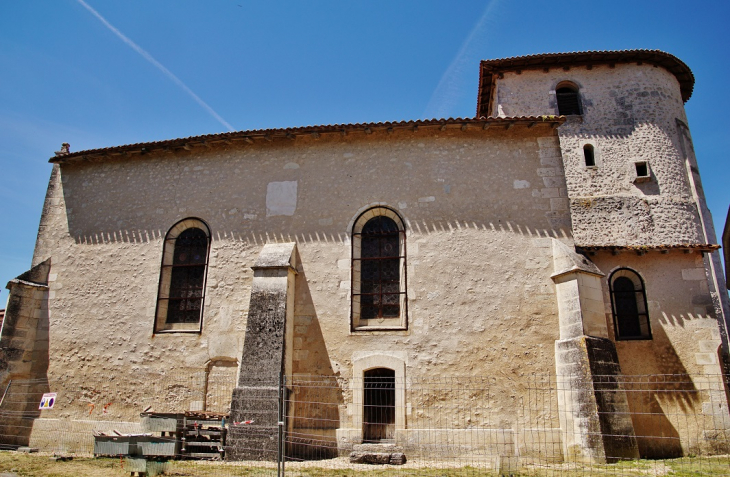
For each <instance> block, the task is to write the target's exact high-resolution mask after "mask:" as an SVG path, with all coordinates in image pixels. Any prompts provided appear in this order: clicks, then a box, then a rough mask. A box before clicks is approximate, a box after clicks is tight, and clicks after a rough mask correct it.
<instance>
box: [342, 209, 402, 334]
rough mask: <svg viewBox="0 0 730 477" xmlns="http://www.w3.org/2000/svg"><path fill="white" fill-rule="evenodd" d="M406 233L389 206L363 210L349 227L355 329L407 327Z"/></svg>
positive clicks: (352, 324)
mask: <svg viewBox="0 0 730 477" xmlns="http://www.w3.org/2000/svg"><path fill="white" fill-rule="evenodd" d="M407 306H408V300H407V295H406V235H405V227H404V225H403V219H401V217H400V216H399V215H398V214H397V213H396V212H395V211H394V210H392V209H389V208H387V207H375V208H372V209H368V210H367V211H365V212H363V213H362V214H361V215H360V216H359V217H358V218H357V219H356V220H355V223H354V226H353V229H352V320H351V328H352V329H353V330H356V329H363V328H367V329H373V328H381V329H405V328H406V327H407V321H406V319H407Z"/></svg>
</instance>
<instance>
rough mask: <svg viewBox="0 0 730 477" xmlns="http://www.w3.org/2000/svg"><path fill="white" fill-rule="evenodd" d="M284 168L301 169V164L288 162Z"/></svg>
mask: <svg viewBox="0 0 730 477" xmlns="http://www.w3.org/2000/svg"><path fill="white" fill-rule="evenodd" d="M284 169H299V164H297V163H296V162H287V163H286V165H285V166H284Z"/></svg>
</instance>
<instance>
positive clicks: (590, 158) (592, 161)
mask: <svg viewBox="0 0 730 477" xmlns="http://www.w3.org/2000/svg"><path fill="white" fill-rule="evenodd" d="M583 157H584V158H585V162H586V167H593V166H595V165H596V156H595V154H594V151H593V146H592V145H590V144H586V145H585V146H583Z"/></svg>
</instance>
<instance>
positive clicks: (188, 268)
mask: <svg viewBox="0 0 730 477" xmlns="http://www.w3.org/2000/svg"><path fill="white" fill-rule="evenodd" d="M209 250H210V230H209V229H208V226H207V225H206V224H205V223H204V222H203V221H201V220H199V219H192V218H191V219H184V220H181V221H180V222H178V223H177V224H175V225H174V226H173V227H172V228H171V229H170V231H169V232H167V235H166V236H165V243H164V250H163V252H162V268H161V270H160V288H159V291H158V295H157V313H156V315H155V332H159V331H193V332H200V330H201V328H202V316H203V303H204V302H205V278H206V272H207V269H208V251H209Z"/></svg>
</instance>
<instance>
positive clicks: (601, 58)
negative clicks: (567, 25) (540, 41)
mask: <svg viewBox="0 0 730 477" xmlns="http://www.w3.org/2000/svg"><path fill="white" fill-rule="evenodd" d="M621 63H624V64H625V63H638V64H641V63H648V64H651V65H656V66H661V67H663V68H665V69H666V70H667V71H669V72H670V73H672V74H674V76H676V77H677V81H679V88H680V91H681V93H682V99H683V100H684V101H685V102H686V101H687V100H688V99H689V98H690V96H692V89H693V88H694V83H695V78H694V75H693V74H692V70H690V69H689V66H687V65H686V64H685V63H684V62H683V61H682V60H680V59H679V58H677V57H676V56H674V55H671V54H669V53H665V52H663V51H660V50H618V51H579V52H573V53H542V54H539V55H527V56H515V57H512V58H501V59H496V60H483V61H482V62H481V64H480V66H479V92H478V97H477V117H479V116H488V115H489V112H490V111H491V110H492V105H491V104H490V100H491V94H492V84H493V79H494V75H499V74H500V73H505V72H508V71H522V70H536V69H549V68H570V67H577V66H586V67H591V66H593V65H616V64H621Z"/></svg>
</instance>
